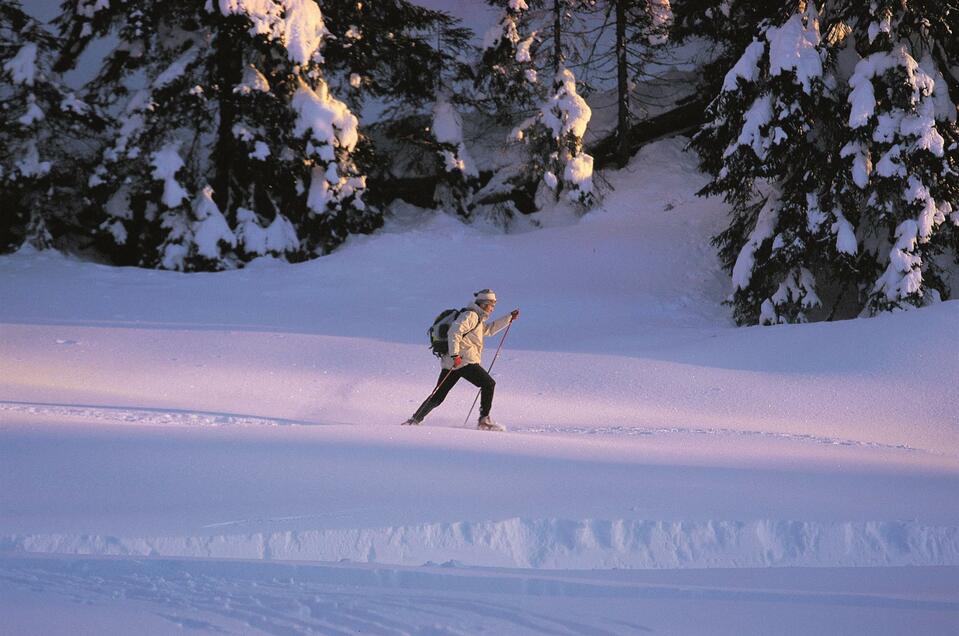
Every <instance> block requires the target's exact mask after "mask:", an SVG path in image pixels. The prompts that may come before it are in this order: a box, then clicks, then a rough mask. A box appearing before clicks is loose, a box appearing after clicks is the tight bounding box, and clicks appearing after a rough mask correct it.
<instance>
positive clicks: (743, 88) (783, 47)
mask: <svg viewBox="0 0 959 636" xmlns="http://www.w3.org/2000/svg"><path fill="white" fill-rule="evenodd" d="M820 43H821V35H820V24H819V15H818V13H817V12H816V9H815V5H814V4H813V3H809V4H808V5H807V6H806V8H805V10H798V11H797V12H796V13H794V14H793V15H792V16H791V17H790V18H789V19H788V20H786V21H785V23H783V24H782V26H767V27H766V28H764V29H763V30H762V32H761V33H760V34H759V36H758V37H757V38H756V39H755V40H753V42H752V43H751V44H750V45H749V46H748V47H747V48H746V50H745V52H744V54H743V55H742V57H740V59H739V60H738V61H737V62H736V64H735V66H733V68H732V69H731V70H730V71H729V72H728V73H727V74H726V76H725V79H724V83H723V86H722V90H721V92H720V94H719V96H718V97H717V98H716V99H715V100H714V101H713V103H712V104H711V105H710V106H709V108H708V110H707V119H708V122H707V123H706V124H705V125H704V127H703V129H702V131H701V132H700V133H698V134H697V135H696V136H695V138H694V140H693V146H694V147H695V148H696V149H697V150H698V151H699V153H700V156H701V158H702V165H703V168H704V169H705V171H707V172H709V173H710V174H713V175H714V179H713V181H712V182H711V183H710V184H709V185H708V186H707V187H706V188H704V190H703V193H704V194H711V195H722V196H723V197H724V199H725V200H726V201H727V203H729V204H730V207H731V208H732V212H731V213H732V222H731V224H730V226H729V228H728V229H727V230H726V231H724V232H723V233H722V234H720V235H719V236H718V237H716V240H715V244H716V245H717V247H719V249H720V254H721V256H722V259H723V261H724V263H725V264H726V265H727V267H729V268H730V269H731V271H732V275H733V289H734V293H733V297H732V304H733V306H734V312H735V317H736V320H737V321H738V322H740V323H755V322H761V323H763V324H775V323H780V322H801V321H805V320H807V319H808V317H809V311H810V310H812V309H814V308H816V307H819V306H820V304H821V301H820V291H819V289H818V285H817V273H822V272H819V270H820V267H821V264H822V263H824V262H833V263H835V262H840V261H841V259H839V257H838V253H837V251H838V252H841V251H842V249H843V248H845V249H850V248H854V241H853V244H852V246H850V243H849V241H850V237H849V236H848V235H847V234H845V233H843V234H842V236H841V240H839V241H837V240H834V237H833V232H834V231H835V232H846V231H847V228H846V226H845V225H841V224H834V223H832V221H831V219H830V212H831V206H830V197H829V187H828V185H829V183H830V182H831V175H830V172H829V170H830V165H831V162H830V160H829V156H828V154H827V152H826V150H827V149H826V148H823V147H822V144H821V143H820V141H821V140H822V139H823V138H824V137H828V136H829V131H828V126H829V125H830V122H832V121H833V120H834V119H835V117H834V116H832V115H833V113H832V111H833V108H834V105H833V103H832V102H831V100H830V88H831V85H832V83H833V80H832V78H831V77H829V76H828V75H827V76H824V72H823V61H824V60H823V53H822V51H821V48H820ZM853 251H854V249H853ZM833 274H834V272H829V273H828V274H827V275H826V276H825V279H826V280H832V275H833Z"/></svg>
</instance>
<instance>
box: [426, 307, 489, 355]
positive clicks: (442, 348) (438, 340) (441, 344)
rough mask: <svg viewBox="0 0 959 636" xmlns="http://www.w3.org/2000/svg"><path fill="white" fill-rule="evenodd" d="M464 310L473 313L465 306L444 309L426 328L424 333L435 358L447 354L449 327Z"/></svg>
mask: <svg viewBox="0 0 959 636" xmlns="http://www.w3.org/2000/svg"><path fill="white" fill-rule="evenodd" d="M464 311H473V312H474V313H475V310H473V309H467V308H466V307H463V308H462V309H444V310H443V311H441V312H440V313H439V315H438V316H437V317H436V318H434V319H433V324H432V325H431V326H430V328H429V329H427V330H426V335H427V336H429V338H430V351H432V352H433V355H434V356H436V357H437V358H441V357H443V356H445V355H449V352H450V342H449V335H450V327H451V326H452V325H453V323H454V322H455V321H456V319H457V318H459V317H460V314H462V313H463V312H464ZM482 323H483V321H482V320H481V321H480V322H479V324H477V325H476V327H478V326H479V325H480V324H482ZM476 327H473V330H475V329H476Z"/></svg>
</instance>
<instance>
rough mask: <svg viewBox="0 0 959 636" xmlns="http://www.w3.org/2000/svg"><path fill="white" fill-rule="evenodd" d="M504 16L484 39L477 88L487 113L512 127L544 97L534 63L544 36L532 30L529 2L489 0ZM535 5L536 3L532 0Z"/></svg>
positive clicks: (477, 74) (477, 69) (477, 71)
mask: <svg viewBox="0 0 959 636" xmlns="http://www.w3.org/2000/svg"><path fill="white" fill-rule="evenodd" d="M487 1H488V2H489V3H490V4H491V5H492V6H494V7H499V8H500V10H501V14H500V17H499V19H498V20H497V21H496V24H494V25H493V26H492V27H490V29H489V30H488V31H487V32H486V34H485V35H484V37H483V44H482V48H481V50H480V59H479V62H478V63H477V64H476V71H475V73H476V86H477V88H478V90H479V92H480V95H481V96H482V97H481V101H480V104H481V105H482V107H483V109H484V111H485V112H487V113H488V114H490V116H492V117H493V118H495V119H496V120H497V121H499V122H500V123H504V124H508V125H513V124H515V123H516V122H517V121H519V120H521V119H524V118H526V117H528V116H529V114H530V112H531V111H532V109H533V108H534V107H535V106H536V105H538V104H539V103H540V102H541V101H542V100H543V99H544V98H545V97H546V93H545V87H544V85H543V84H542V82H540V81H539V79H540V75H539V70H538V68H537V64H536V62H535V56H536V54H537V51H538V49H539V46H540V43H541V40H542V37H541V36H540V38H539V39H537V36H538V35H540V34H539V33H538V32H537V31H536V30H534V29H533V28H532V22H533V16H532V13H531V11H530V8H529V4H528V3H527V0H487ZM530 1H531V2H534V6H535V5H536V2H535V0H530Z"/></svg>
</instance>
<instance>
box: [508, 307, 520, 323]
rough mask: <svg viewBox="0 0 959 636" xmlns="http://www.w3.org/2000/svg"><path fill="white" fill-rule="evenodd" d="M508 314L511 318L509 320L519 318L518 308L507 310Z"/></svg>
mask: <svg viewBox="0 0 959 636" xmlns="http://www.w3.org/2000/svg"><path fill="white" fill-rule="evenodd" d="M509 315H510V316H512V318H511V319H510V322H512V321H513V320H516V319H517V318H519V309H514V310H513V311H511V312H509Z"/></svg>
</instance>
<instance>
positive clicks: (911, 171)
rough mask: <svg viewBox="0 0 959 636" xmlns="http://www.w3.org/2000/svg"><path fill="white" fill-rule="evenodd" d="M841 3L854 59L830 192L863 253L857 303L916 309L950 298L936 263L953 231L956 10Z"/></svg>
mask: <svg viewBox="0 0 959 636" xmlns="http://www.w3.org/2000/svg"><path fill="white" fill-rule="evenodd" d="M840 4H841V16H842V18H843V20H844V22H845V24H847V25H849V27H850V28H851V29H852V34H851V35H852V38H853V42H854V45H855V48H856V51H858V53H859V56H860V59H859V61H858V62H857V63H856V66H855V69H854V70H853V72H852V75H851V77H850V78H849V79H848V86H849V89H850V90H849V92H848V98H847V100H846V101H847V104H846V106H847V108H846V111H845V122H846V124H847V125H846V126H845V127H844V128H843V130H842V131H841V134H840V137H839V138H840V139H841V140H842V142H843V145H842V148H841V150H840V155H841V157H842V158H843V159H844V166H843V168H844V169H843V170H842V171H841V173H840V174H841V175H842V176H843V177H844V178H843V179H842V181H841V183H840V185H839V188H838V189H839V192H840V195H841V197H842V199H843V207H844V209H845V210H847V214H846V216H847V217H848V218H849V219H850V221H851V222H852V223H853V225H855V226H856V227H857V228H858V235H859V239H860V245H861V249H862V251H863V258H862V259H861V260H862V264H861V267H860V270H861V272H862V274H863V276H862V277H861V279H860V280H859V284H860V287H861V291H862V293H863V295H864V298H862V301H863V302H864V304H865V305H866V309H867V310H868V311H869V312H871V313H875V312H879V311H886V310H890V309H898V308H902V307H905V306H908V305H915V306H921V305H924V304H927V303H929V302H933V301H936V300H938V299H940V298H942V297H948V295H949V290H948V289H947V288H946V283H945V281H944V280H943V278H942V276H941V272H940V271H939V267H938V264H937V261H936V256H937V255H938V254H939V253H941V251H942V250H943V249H944V248H946V247H947V245H948V244H950V243H952V242H953V241H954V236H955V235H954V233H953V232H955V228H956V227H957V226H959V146H957V142H959V129H957V127H956V101H955V99H954V97H955V96H950V94H949V86H948V82H947V81H946V79H945V76H947V75H949V74H950V72H951V68H950V67H954V66H955V65H956V64H957V63H959V57H957V56H956V34H957V33H959V7H955V6H953V7H943V6H941V4H940V3H931V2H910V3H908V4H905V3H901V2H893V1H891V0H877V1H875V2H870V3H858V2H852V1H850V0H842V2H841V3H840ZM950 49H951V53H950V52H949V50H950ZM950 56H951V57H950ZM943 62H945V64H946V66H945V68H943V67H942V63H943ZM950 230H951V231H950Z"/></svg>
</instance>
